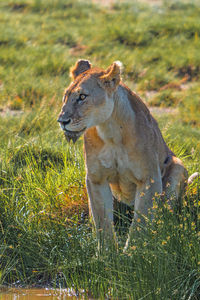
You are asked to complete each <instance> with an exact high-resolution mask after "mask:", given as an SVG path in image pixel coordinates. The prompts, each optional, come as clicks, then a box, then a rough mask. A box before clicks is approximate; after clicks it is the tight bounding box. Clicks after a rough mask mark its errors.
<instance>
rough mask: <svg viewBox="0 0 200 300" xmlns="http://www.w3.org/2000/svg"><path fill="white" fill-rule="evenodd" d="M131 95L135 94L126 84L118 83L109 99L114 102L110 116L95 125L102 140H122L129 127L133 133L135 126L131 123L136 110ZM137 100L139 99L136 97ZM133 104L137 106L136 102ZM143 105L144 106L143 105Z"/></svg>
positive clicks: (117, 142) (113, 141) (119, 141)
mask: <svg viewBox="0 0 200 300" xmlns="http://www.w3.org/2000/svg"><path fill="white" fill-rule="evenodd" d="M131 96H132V97H134V96H135V95H134V94H132V92H131V91H130V90H129V89H128V88H127V87H126V86H124V85H123V84H120V85H119V86H118V88H117V90H116V92H115V93H114V94H113V96H112V98H111V99H110V101H113V102H114V107H113V112H112V114H111V116H110V117H109V118H108V119H107V120H106V121H105V122H103V123H101V124H100V125H98V126H96V128H97V132H98V135H99V136H100V138H101V139H102V140H103V141H104V142H108V143H114V144H119V143H121V142H122V141H123V137H124V135H127V132H130V129H131V132H132V134H134V128H135V127H134V126H133V124H134V121H135V118H136V113H137V112H136V111H135V110H134V107H133V105H132V103H131V101H130V97H131ZM137 101H139V100H138V98H137V99H136V102H137ZM140 101H141V100H140ZM142 104H143V103H142ZM134 105H136V106H137V103H135V104H134ZM143 105H144V104H143ZM144 107H146V106H145V105H144ZM146 109H147V108H146ZM136 110H137V108H136ZM147 110H148V109H147ZM130 120H131V121H130Z"/></svg>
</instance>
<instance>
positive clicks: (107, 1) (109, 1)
mask: <svg viewBox="0 0 200 300" xmlns="http://www.w3.org/2000/svg"><path fill="white" fill-rule="evenodd" d="M91 2H92V3H95V4H100V5H103V6H107V7H109V6H112V5H113V4H115V3H132V1H130V0H129V1H128V0H119V1H116V0H91ZM136 3H144V4H147V5H153V6H154V5H155V6H160V5H162V3H163V1H162V0H138V1H136Z"/></svg>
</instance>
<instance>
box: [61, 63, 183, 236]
mask: <svg viewBox="0 0 200 300" xmlns="http://www.w3.org/2000/svg"><path fill="white" fill-rule="evenodd" d="M71 74H72V77H73V82H72V83H71V84H70V86H69V87H68V88H67V89H66V91H65V94H64V98H63V107H62V111H61V113H60V115H59V118H58V122H60V125H61V128H62V129H63V131H64V133H65V136H66V138H67V139H68V141H70V140H71V139H72V140H73V142H75V141H76V140H77V139H78V138H79V137H80V136H81V135H82V134H83V133H84V148H85V160H86V169H87V177H86V185H87V191H88V196H89V204H90V208H91V212H92V216H93V219H94V222H95V226H96V229H97V232H99V231H101V229H103V230H104V233H105V237H107V238H108V239H112V238H113V236H114V234H113V196H114V197H116V198H117V199H118V200H119V201H122V202H124V203H126V204H128V205H133V204H134V211H135V213H134V218H135V219H137V218H138V213H139V214H142V215H145V216H146V215H147V214H148V210H149V208H151V207H152V202H153V200H152V198H153V197H154V196H155V195H156V194H159V195H161V194H165V196H166V197H168V198H170V197H171V195H173V196H175V197H176V198H178V196H179V194H180V192H181V191H182V190H183V189H184V186H185V181H186V179H187V171H186V169H185V168H184V166H183V164H182V162H181V160H180V159H179V158H177V157H176V156H175V154H174V153H173V152H172V151H171V150H170V149H169V148H168V146H167V145H166V143H165V141H164V139H163V137H162V134H161V132H160V130H159V128H158V124H157V122H156V121H155V119H154V118H153V117H152V115H151V114H150V112H149V109H148V108H147V107H146V105H145V104H144V102H143V101H142V100H141V99H140V97H139V96H138V95H136V94H135V93H134V92H132V91H131V90H130V89H129V88H128V87H127V86H126V85H125V84H124V83H123V82H122V81H121V75H120V66H119V64H118V63H117V62H114V63H113V64H112V65H111V66H109V67H108V68H107V69H106V70H103V69H100V68H93V67H92V66H91V64H90V62H89V61H87V60H79V61H77V63H76V65H75V67H74V68H73V69H72V70H71Z"/></svg>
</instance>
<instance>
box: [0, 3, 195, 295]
mask: <svg viewBox="0 0 200 300" xmlns="http://www.w3.org/2000/svg"><path fill="white" fill-rule="evenodd" d="M199 12H200V8H199V5H198V3H196V4H194V3H189V2H188V3H185V2H184V3H183V2H173V3H172V2H170V3H168V4H167V3H165V4H163V5H162V6H161V7H160V8H158V7H157V8H156V7H155V6H151V7H147V6H145V5H143V4H137V5H136V4H135V3H133V2H129V3H120V4H119V3H118V4H117V3H115V4H113V5H111V7H110V8H109V9H108V8H105V7H103V6H96V5H94V4H91V2H87V3H86V2H85V1H84V2H83V1H80V2H78V1H66V0H55V1H46V0H45V1H39V0H27V1H25V0H13V1H10V0H9V1H2V2H1V3H0V21H1V26H2V30H1V32H0V63H1V66H0V75H1V79H0V92H1V93H0V109H1V110H3V111H2V112H0V113H1V116H0V131H1V138H0V184H1V189H0V243H1V246H0V284H4V285H11V284H15V285H20V286H26V285H31V286H47V285H50V286H53V287H68V288H73V289H74V290H75V291H77V295H78V294H79V293H80V294H81V293H82V294H84V296H85V297H86V298H87V297H93V298H96V299H97V298H102V299H106V298H113V299H114V298H116V299H152V300H155V299H158V300H160V299H164V300H165V299H177V300H180V299H184V300H186V299H192V300H197V299H198V297H199V296H198V295H199V293H200V257H199V253H200V252H199V241H200V236H199V215H200V212H199V209H200V208H199V205H200V203H199V199H200V198H199V182H198V180H196V181H195V182H194V183H193V185H191V186H190V188H189V189H188V191H187V193H186V195H185V198H184V199H183V201H182V204H181V205H180V206H179V207H178V208H177V211H176V212H175V211H171V208H169V207H168V206H167V205H166V204H164V205H161V204H160V203H156V202H155V203H154V207H153V210H154V214H155V220H154V221H153V222H150V221H149V222H148V226H147V227H146V229H145V228H143V226H142V224H140V222H139V223H138V224H135V229H134V231H133V236H132V239H131V242H130V247H129V248H128V250H127V251H126V253H124V252H123V247H124V243H125V240H126V238H127V231H128V228H127V227H128V225H129V224H130V216H131V215H132V214H133V208H128V207H126V206H121V208H122V210H123V213H122V214H120V212H119V211H116V212H115V222H116V228H117V232H118V233H117V234H118V241H119V249H118V251H117V250H116V249H112V248H108V249H98V247H97V241H96V238H95V235H94V234H93V231H92V225H91V222H90V221H89V216H88V205H87V194H86V188H85V168H84V159H83V150H82V143H83V142H82V138H81V139H80V140H79V141H78V142H77V143H76V144H75V145H72V144H68V143H67V142H66V140H65V139H64V136H63V134H62V132H61V130H60V129H59V126H58V124H57V122H56V120H57V116H58V113H59V111H60V108H61V99H62V93H63V90H64V88H65V87H66V85H68V84H69V82H70V79H69V76H68V72H69V68H70V67H71V65H72V64H73V63H74V62H75V61H76V60H77V59H78V58H80V57H84V58H88V59H90V60H91V62H92V63H94V64H95V65H99V66H101V67H107V66H108V65H109V64H110V63H112V62H113V61H114V60H121V61H122V62H123V64H124V72H123V79H124V81H125V82H126V83H127V84H128V86H130V87H131V88H134V89H135V90H136V91H137V92H139V94H140V95H142V96H143V97H144V99H145V100H147V102H149V103H150V104H151V105H157V106H160V105H161V106H162V107H165V106H168V107H171V106H174V107H178V108H179V112H178V113H175V114H172V115H171V116H165V115H164V116H159V115H158V116H157V119H158V121H159V125H160V127H161V129H162V133H163V135H164V137H165V140H166V141H167V144H168V145H169V146H170V148H171V149H172V150H173V151H174V152H175V154H176V155H177V156H178V157H180V158H181V159H182V160H183V162H184V164H185V166H186V168H187V169H188V172H189V175H191V174H192V173H193V172H196V171H200V169H199V160H200V156H199V153H200V143H199V141H200V132H199V129H198V128H199V66H200V65H199V63H200V54H199V35H200V22H199ZM124 20H126V22H125V21H124ZM147 92H151V93H152V94H151V95H152V96H151V97H149V96H147V94H148V93H147ZM8 108H9V109H10V110H15V114H16V115H14V116H13V115H12V113H13V112H12V111H8V113H7V114H6V112H4V110H6V109H8ZM17 111H18V112H17ZM118 206H119V203H118V204H117V205H116V209H117V207H118Z"/></svg>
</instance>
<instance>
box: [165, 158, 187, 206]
mask: <svg viewBox="0 0 200 300" xmlns="http://www.w3.org/2000/svg"><path fill="white" fill-rule="evenodd" d="M187 177H188V175H187V171H186V169H185V167H184V166H183V164H182V162H181V160H180V159H179V158H177V157H175V156H173V158H172V163H171V164H170V165H169V166H168V168H167V170H166V173H165V175H164V177H163V179H162V183H163V196H164V197H166V198H167V199H169V201H170V200H172V199H174V198H175V199H178V198H179V197H180V196H181V195H182V194H183V193H184V191H185V188H186V185H187ZM170 204H171V205H172V204H173V203H170Z"/></svg>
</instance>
